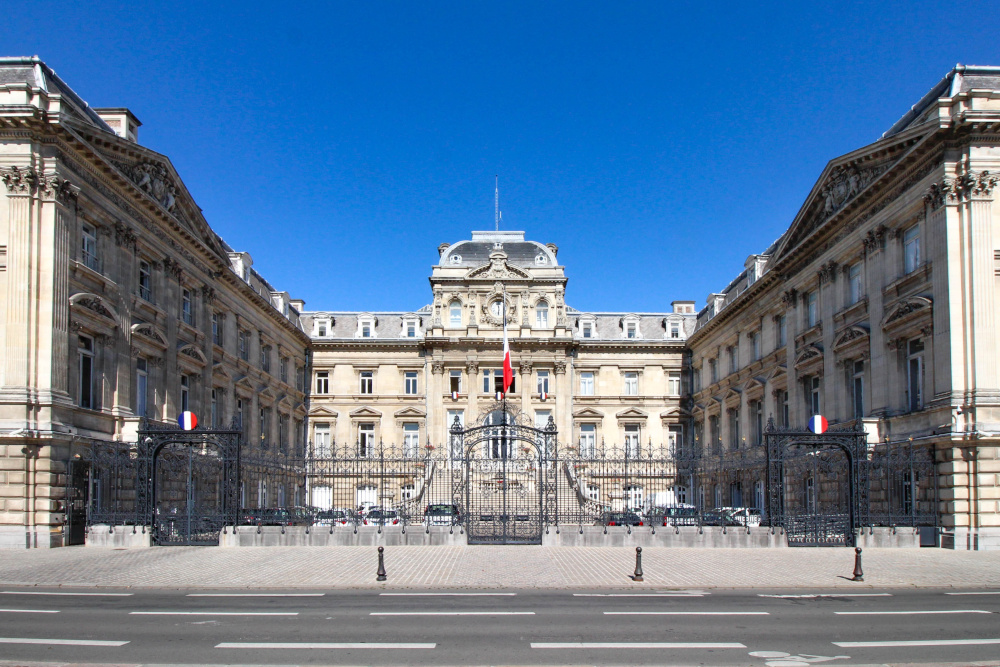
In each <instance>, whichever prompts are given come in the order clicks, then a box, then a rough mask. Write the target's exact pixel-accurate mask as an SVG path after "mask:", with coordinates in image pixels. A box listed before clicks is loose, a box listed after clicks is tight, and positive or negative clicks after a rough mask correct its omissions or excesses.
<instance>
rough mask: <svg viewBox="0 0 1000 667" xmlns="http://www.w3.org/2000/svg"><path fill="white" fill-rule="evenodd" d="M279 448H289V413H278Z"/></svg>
mask: <svg viewBox="0 0 1000 667" xmlns="http://www.w3.org/2000/svg"><path fill="white" fill-rule="evenodd" d="M278 449H280V450H281V451H286V450H287V449H288V415H283V414H281V413H280V412H279V413H278Z"/></svg>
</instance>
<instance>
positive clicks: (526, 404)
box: [518, 359, 535, 424]
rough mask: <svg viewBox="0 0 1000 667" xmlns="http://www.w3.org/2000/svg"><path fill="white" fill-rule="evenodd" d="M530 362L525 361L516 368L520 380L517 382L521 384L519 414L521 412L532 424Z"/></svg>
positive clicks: (533, 417)
mask: <svg viewBox="0 0 1000 667" xmlns="http://www.w3.org/2000/svg"><path fill="white" fill-rule="evenodd" d="M531 368H532V366H531V361H530V360H528V359H525V360H523V361H522V362H521V364H520V366H519V367H518V373H519V374H520V376H521V379H520V380H518V382H520V383H521V386H520V390H521V391H520V393H521V412H523V413H524V414H525V415H526V416H527V417H528V418H529V419H531V420H532V424H534V419H535V416H534V414H533V413H532V410H531Z"/></svg>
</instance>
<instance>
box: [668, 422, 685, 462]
mask: <svg viewBox="0 0 1000 667" xmlns="http://www.w3.org/2000/svg"><path fill="white" fill-rule="evenodd" d="M667 444H668V445H669V448H670V451H671V452H673V455H674V456H675V457H682V456H684V427H683V426H682V425H681V424H672V425H670V426H668V427H667Z"/></svg>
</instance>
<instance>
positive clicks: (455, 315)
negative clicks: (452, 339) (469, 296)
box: [448, 300, 462, 327]
mask: <svg viewBox="0 0 1000 667" xmlns="http://www.w3.org/2000/svg"><path fill="white" fill-rule="evenodd" d="M448 326H452V327H460V326H462V303H461V302H460V301H458V300H455V301H452V302H451V305H449V306H448Z"/></svg>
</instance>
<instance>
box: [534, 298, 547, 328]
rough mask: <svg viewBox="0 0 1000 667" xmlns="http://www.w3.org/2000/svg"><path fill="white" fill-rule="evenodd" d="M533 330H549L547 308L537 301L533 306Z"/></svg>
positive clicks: (542, 302)
mask: <svg viewBox="0 0 1000 667" xmlns="http://www.w3.org/2000/svg"><path fill="white" fill-rule="evenodd" d="M535 328H537V329H548V328H549V306H548V304H547V303H545V302H544V301H539V302H538V305H537V306H535Z"/></svg>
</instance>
